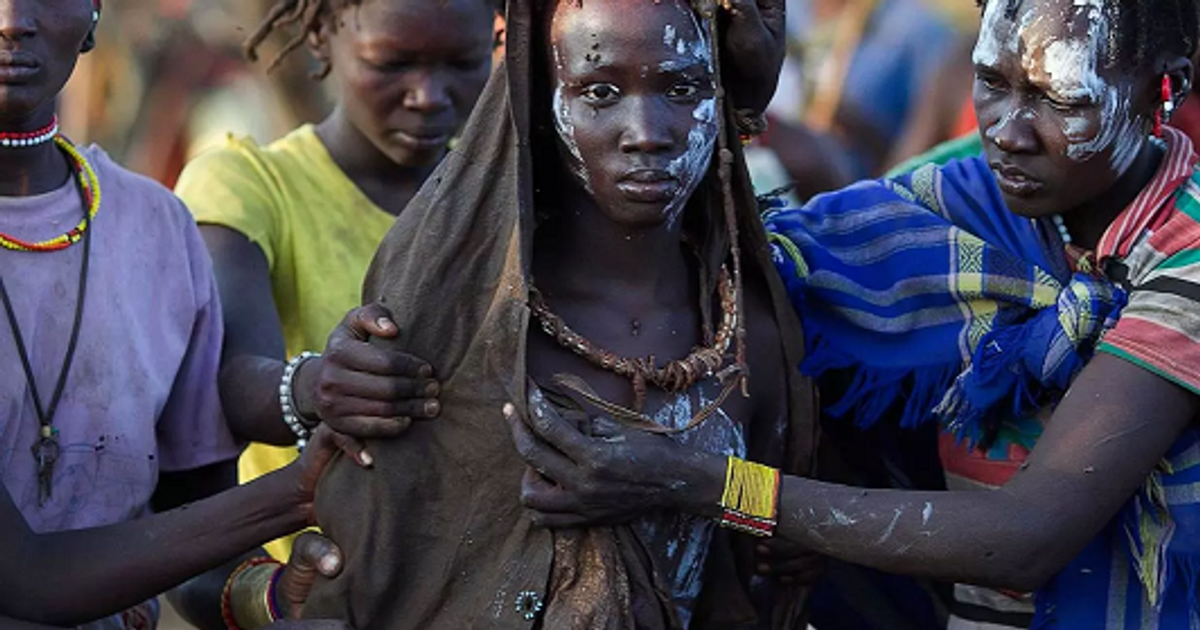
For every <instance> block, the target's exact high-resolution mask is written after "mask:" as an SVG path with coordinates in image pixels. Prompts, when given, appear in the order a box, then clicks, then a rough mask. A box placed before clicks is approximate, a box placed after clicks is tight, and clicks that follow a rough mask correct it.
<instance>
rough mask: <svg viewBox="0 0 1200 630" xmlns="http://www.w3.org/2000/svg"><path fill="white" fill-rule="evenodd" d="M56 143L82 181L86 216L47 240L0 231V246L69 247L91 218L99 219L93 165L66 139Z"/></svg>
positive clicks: (97, 184)
mask: <svg viewBox="0 0 1200 630" xmlns="http://www.w3.org/2000/svg"><path fill="white" fill-rule="evenodd" d="M54 144H55V145H56V146H58V148H59V150H61V151H62V152H63V153H64V154H66V156H67V158H68V159H69V160H70V162H71V172H72V174H73V175H74V177H75V181H76V182H77V183H78V184H79V190H80V192H81V193H82V195H83V199H84V202H85V203H86V204H87V212H86V216H85V217H84V218H82V219H80V220H79V223H77V224H76V225H75V227H73V228H71V229H70V230H69V231H67V232H66V233H64V234H59V235H58V236H55V237H54V238H51V239H46V240H44V241H37V242H30V241H25V240H21V239H19V238H17V237H15V236H11V235H9V234H5V233H3V232H0V247H4V248H5V249H11V250H13V251H18V252H56V251H59V250H63V249H66V248H68V247H70V246H72V245H74V244H75V243H78V242H79V239H81V238H83V233H84V232H85V231H86V230H87V229H88V226H89V225H91V224H92V219H94V218H96V213H97V212H99V211H100V182H99V180H97V179H96V172H95V171H94V170H92V165H91V164H89V163H88V161H87V159H86V158H84V157H83V154H81V153H80V152H79V150H78V149H76V148H75V145H73V144H71V141H69V140H67V139H66V138H64V137H62V136H55V137H54Z"/></svg>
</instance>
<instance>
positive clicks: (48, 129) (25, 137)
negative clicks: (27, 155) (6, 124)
mask: <svg viewBox="0 0 1200 630" xmlns="http://www.w3.org/2000/svg"><path fill="white" fill-rule="evenodd" d="M57 135H58V116H55V117H54V118H52V119H50V124H49V125H46V126H45V127H42V128H41V129H35V130H33V131H20V132H12V131H0V147H5V148H26V147H36V146H37V145H39V144H46V143H47V142H50V141H51V140H53V139H54V138H55V136H57Z"/></svg>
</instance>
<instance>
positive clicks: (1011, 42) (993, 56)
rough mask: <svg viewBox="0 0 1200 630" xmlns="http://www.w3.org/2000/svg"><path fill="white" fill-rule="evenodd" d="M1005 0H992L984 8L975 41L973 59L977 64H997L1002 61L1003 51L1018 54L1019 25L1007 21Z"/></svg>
mask: <svg viewBox="0 0 1200 630" xmlns="http://www.w3.org/2000/svg"><path fill="white" fill-rule="evenodd" d="M1005 21H1006V20H1005V18H1004V0H990V1H989V2H988V3H987V6H986V7H985V8H984V10H983V21H982V23H981V24H980V28H979V39H978V40H976V41H975V51H974V52H973V53H972V54H971V61H973V62H974V63H975V64H977V65H983V66H995V65H996V64H998V63H999V62H1000V53H1001V52H1003V51H1007V52H1011V53H1013V54H1016V52H1017V25H1016V24H1015V23H1013V22H1008V24H1007V25H1003V26H1002V22H1005Z"/></svg>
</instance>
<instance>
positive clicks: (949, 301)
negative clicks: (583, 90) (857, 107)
mask: <svg viewBox="0 0 1200 630" xmlns="http://www.w3.org/2000/svg"><path fill="white" fill-rule="evenodd" d="M766 226H767V230H768V232H769V233H770V237H771V241H772V247H773V249H774V251H773V254H774V258H775V263H776V267H777V270H778V271H779V272H780V274H781V276H782V277H783V280H784V283H785V285H786V287H787V289H788V293H789V296H790V298H791V300H792V302H793V305H794V306H795V308H796V310H797V312H798V313H799V314H800V317H801V319H802V320H803V323H804V329H805V334H806V345H807V350H808V354H807V357H806V359H805V362H804V364H803V365H802V369H803V370H804V371H805V372H806V373H808V374H810V375H814V376H820V375H821V374H824V373H826V372H828V371H830V370H838V369H851V370H852V371H853V374H854V379H853V384H852V385H851V387H850V389H849V391H848V392H847V393H846V394H845V395H844V396H843V397H842V398H841V399H840V400H835V401H829V402H828V404H827V408H826V411H827V412H828V413H830V414H832V415H834V416H850V417H853V418H854V419H855V420H856V421H857V422H858V423H859V424H861V425H864V426H867V425H871V424H873V423H874V422H877V421H878V419H879V418H881V417H883V416H884V414H885V412H888V411H890V410H895V409H901V410H902V414H901V419H900V422H901V423H902V424H903V425H904V426H910V427H911V426H916V425H918V424H920V423H923V422H927V421H931V420H940V421H941V422H942V423H943V427H944V429H945V430H947V431H950V432H952V433H953V434H954V435H956V436H957V437H959V438H960V439H965V440H969V441H970V442H971V443H972V444H977V443H979V442H980V441H981V440H982V439H983V438H984V437H985V436H991V435H994V434H993V433H992V430H993V429H994V428H996V427H998V426H999V424H1000V423H1001V422H1002V421H1003V420H1004V419H1005V418H1013V417H1026V416H1029V415H1031V414H1034V413H1036V412H1037V411H1038V410H1039V409H1040V408H1043V407H1046V406H1048V405H1053V404H1055V403H1056V402H1057V400H1058V399H1059V398H1060V397H1061V395H1062V394H1063V393H1064V392H1065V391H1066V389H1067V387H1068V386H1069V385H1070V383H1071V380H1072V379H1073V378H1074V377H1075V376H1076V375H1077V374H1078V373H1079V371H1080V370H1081V369H1082V367H1083V365H1084V364H1085V363H1086V361H1087V360H1088V359H1090V358H1091V356H1092V354H1093V352H1094V351H1095V347H1096V345H1097V343H1098V341H1099V339H1100V337H1101V336H1102V334H1103V333H1104V331H1105V330H1107V329H1109V328H1111V327H1112V326H1113V325H1114V324H1115V323H1116V321H1117V318H1118V317H1119V316H1120V309H1121V308H1122V306H1123V305H1124V304H1125V302H1126V294H1125V292H1124V291H1123V290H1122V289H1120V288H1118V287H1117V286H1115V285H1114V284H1112V283H1111V282H1109V281H1108V280H1107V279H1106V278H1104V277H1103V276H1101V275H1098V274H1097V275H1091V274H1085V273H1075V274H1072V273H1071V271H1070V269H1069V268H1068V267H1067V264H1066V263H1065V261H1063V260H1061V259H1062V257H1061V256H1054V257H1051V256H1048V255H1047V252H1053V251H1062V250H1061V247H1062V244H1061V242H1060V241H1059V240H1058V237H1057V234H1054V233H1052V231H1051V230H1047V229H1045V226H1044V225H1043V224H1040V223H1038V222H1035V221H1031V220H1029V219H1025V218H1022V217H1019V216H1017V215H1015V214H1013V213H1011V212H1009V211H1008V210H1007V208H1006V207H1005V205H1004V202H1003V200H1002V198H1001V197H1000V192H999V190H998V189H997V188H996V185H995V182H994V179H993V178H992V176H991V173H990V172H989V170H988V168H987V165H986V164H985V163H984V162H983V161H982V160H981V159H978V158H972V159H967V160H960V161H954V162H951V163H949V164H946V165H944V166H941V167H936V166H932V165H931V166H928V167H923V168H920V169H917V170H916V171H914V172H912V173H911V174H908V175H904V176H900V177H897V178H894V179H890V180H880V181H870V182H863V183H860V184H857V185H855V186H852V187H850V188H848V189H845V190H842V191H839V192H836V193H832V194H829V195H823V196H820V197H817V198H816V199H814V200H813V201H811V202H810V203H809V204H808V205H807V206H805V207H804V208H801V209H792V210H781V211H772V212H769V213H768V214H767V215H766ZM1177 528H1183V529H1185V530H1186V531H1188V532H1189V534H1188V535H1187V536H1184V535H1183V534H1182V530H1181V531H1180V532H1179V533H1176V529H1177ZM1185 538H1186V540H1184V539H1185ZM1197 546H1200V433H1197V432H1196V431H1188V432H1187V433H1186V434H1185V435H1184V436H1183V437H1182V438H1181V439H1180V441H1179V443H1178V444H1177V445H1176V447H1175V448H1173V449H1172V451H1171V452H1170V453H1169V454H1168V460H1167V461H1166V462H1164V466H1163V467H1162V470H1160V471H1158V472H1156V473H1155V474H1154V475H1152V476H1151V478H1150V479H1148V480H1147V483H1146V487H1145V489H1144V490H1143V491H1142V492H1140V493H1139V494H1138V495H1137V496H1136V497H1134V498H1133V499H1131V501H1130V503H1129V505H1128V506H1127V507H1126V509H1125V510H1124V512H1123V513H1122V515H1121V516H1120V517H1119V518H1117V519H1114V521H1113V523H1112V525H1110V526H1109V527H1108V528H1107V529H1106V530H1105V532H1104V533H1103V534H1101V535H1100V536H1099V537H1097V539H1096V541H1094V542H1093V543H1092V544H1091V545H1090V546H1089V547H1088V549H1087V550H1086V551H1085V552H1084V553H1083V554H1081V555H1080V556H1079V557H1078V558H1077V559H1076V560H1075V561H1074V562H1073V563H1072V564H1071V565H1070V566H1069V567H1067V568H1066V569H1064V571H1063V572H1061V573H1060V574H1059V575H1058V576H1057V577H1056V578H1055V579H1054V580H1053V581H1052V582H1051V583H1050V584H1048V585H1047V587H1046V588H1044V589H1042V590H1040V591H1039V592H1038V593H1037V598H1036V600H1037V606H1038V621H1037V622H1036V625H1037V626H1038V627H1056V628H1135V627H1142V623H1141V622H1142V620H1144V619H1151V618H1153V619H1154V620H1155V621H1156V622H1159V621H1160V622H1161V624H1162V625H1161V627H1164V628H1176V627H1188V626H1187V625H1186V624H1192V623H1195V624H1196V625H1193V626H1192V627H1193V628H1200V618H1198V617H1197V616H1196V614H1195V611H1198V610H1200V608H1198V607H1197V605H1196V586H1197V576H1198V575H1200V549H1193V548H1194V547H1197ZM1098 601H1108V602H1109V606H1108V607H1107V608H1105V607H1101V606H1098V605H1097V602H1098ZM1177 623H1180V624H1185V625H1176V624H1177Z"/></svg>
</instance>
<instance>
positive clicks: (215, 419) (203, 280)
mask: <svg viewBox="0 0 1200 630" xmlns="http://www.w3.org/2000/svg"><path fill="white" fill-rule="evenodd" d="M85 155H86V156H87V158H88V160H89V161H90V162H91V163H92V166H93V167H94V168H95V170H96V173H97V176H98V177H99V180H100V189H101V193H102V195H101V207H100V212H99V214H98V215H97V216H96V219H95V221H94V223H93V225H92V227H91V230H92V236H91V238H92V245H91V246H92V252H91V269H90V272H89V277H88V294H87V300H86V303H85V308H84V313H83V325H82V328H81V332H80V335H79V347H78V350H77V351H76V355H75V362H74V365H73V366H72V368H71V372H70V376H69V379H68V380H67V385H66V388H65V390H64V393H63V397H62V401H61V403H60V404H59V408H58V413H57V415H56V417H55V418H54V425H55V426H56V427H57V428H58V429H59V432H60V436H59V443H60V444H61V446H62V454H61V456H60V458H59V460H58V463H57V464H56V465H55V468H54V476H53V495H52V497H51V499H50V500H49V501H48V502H47V503H46V505H44V506H41V507H39V506H38V491H37V468H36V466H35V461H34V458H33V455H32V452H31V447H32V446H33V444H34V443H35V442H36V441H37V438H38V418H37V412H36V411H35V410H34V404H33V398H32V396H31V395H30V393H29V388H28V386H27V385H26V379H25V376H24V372H23V371H22V369H21V362H20V359H19V358H18V355H17V351H16V347H15V345H14V342H13V335H12V333H11V331H10V328H9V323H8V321H7V318H6V317H5V316H4V314H3V311H0V370H2V373H3V375H4V376H3V378H0V474H3V479H4V485H5V486H7V488H8V492H9V494H10V495H12V498H13V501H14V502H15V503H16V504H17V506H18V508H19V509H20V510H21V512H22V513H23V514H24V516H25V519H26V520H27V521H28V522H29V525H30V527H32V528H33V529H34V530H35V531H39V532H48V531H58V530H64V529H80V528H84V527H92V526H97V525H105V524H110V523H116V522H121V521H127V520H130V519H134V518H137V517H139V516H142V515H144V514H146V513H147V512H148V511H149V508H148V505H149V501H150V497H151V495H152V494H153V492H154V489H155V486H156V485H157V483H158V474H159V471H181V470H189V469H193V468H198V467H201V466H205V465H208V464H212V463H215V462H219V461H223V460H228V459H232V458H235V457H237V455H238V452H239V448H238V445H237V444H236V443H235V441H234V439H233V437H232V436H231V435H230V433H229V429H228V427H227V425H226V423H225V420H224V418H223V416H222V415H221V407H220V401H219V398H218V393H217V370H218V367H219V363H220V358H221V336H222V326H221V309H220V305H219V303H218V300H217V291H216V287H215V286H214V282H213V278H212V264H211V261H210V260H209V257H208V253H207V252H206V250H205V249H204V244H203V242H202V241H201V240H200V234H199V231H198V230H197V228H196V225H195V223H194V222H193V221H192V218H191V215H190V214H189V213H188V211H187V209H186V208H184V206H183V204H182V203H181V202H180V201H179V200H178V199H176V198H175V196H174V195H172V194H171V193H170V192H168V191H167V190H166V189H165V188H163V187H161V186H159V185H158V184H156V183H154V182H152V181H150V180H148V179H146V178H143V177H140V176H138V175H135V174H133V173H130V172H129V171H126V170H124V169H122V168H121V167H119V166H117V165H116V164H115V163H113V162H112V160H111V159H109V157H108V156H107V155H105V154H104V152H103V151H101V150H100V149H99V148H95V147H92V148H89V149H87V150H86V151H85ZM81 216H82V204H81V201H80V196H79V193H78V189H77V188H76V184H75V182H74V180H72V181H70V182H68V184H67V185H65V186H63V187H61V188H59V189H58V190H55V191H53V192H50V193H46V194H44V195H38V196H34V197H0V231H2V232H4V233H6V234H11V235H13V236H16V237H18V238H22V239H25V240H41V239H46V238H51V237H53V236H56V235H58V234H61V233H63V232H65V231H66V230H68V229H70V228H71V227H72V226H74V225H75V224H76V223H77V222H78V221H79V219H80V218H81ZM82 256H83V243H82V242H80V243H77V244H76V245H73V246H72V247H70V248H68V249H67V250H64V251H59V252H54V253H26V252H14V251H8V250H0V275H2V276H3V278H4V282H5V284H6V285H7V286H8V292H9V295H10V296H11V298H12V300H13V306H14V308H15V310H16V316H17V320H18V322H19V323H20V327H21V332H22V334H23V336H24V337H25V343H26V346H27V348H28V349H29V353H30V359H31V361H32V363H33V365H34V374H35V377H36V379H37V384H38V391H39V392H40V393H41V395H42V398H43V403H44V404H49V398H50V396H51V394H52V392H53V390H54V384H55V382H56V381H57V379H58V374H59V370H60V369H61V367H62V360H63V357H64V355H65V353H66V349H67V341H68V338H69V336H70V332H71V325H72V322H73V318H74V309H75V300H76V295H77V292H78V286H79V284H78V283H79V269H80V263H81V261H82Z"/></svg>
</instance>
